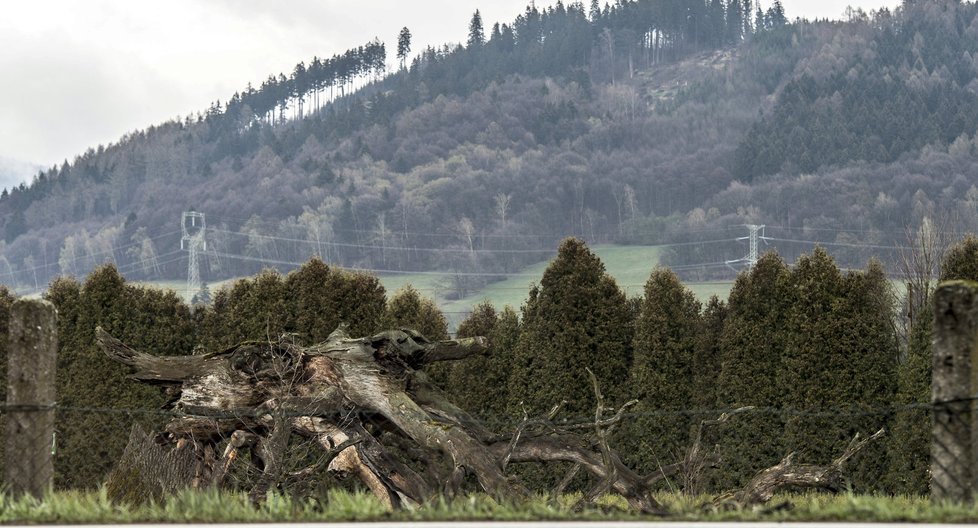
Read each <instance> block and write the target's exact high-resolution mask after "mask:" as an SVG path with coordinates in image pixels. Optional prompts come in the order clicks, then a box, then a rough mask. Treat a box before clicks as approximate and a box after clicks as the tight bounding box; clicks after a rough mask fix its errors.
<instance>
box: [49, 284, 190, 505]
mask: <svg viewBox="0 0 978 528" xmlns="http://www.w3.org/2000/svg"><path fill="white" fill-rule="evenodd" d="M46 297H47V299H48V300H50V301H51V302H52V303H54V305H55V307H56V308H57V309H58V314H59V352H58V374H57V376H58V389H57V390H58V399H59V403H60V404H61V405H62V406H64V407H66V408H67V409H66V410H65V411H64V412H62V413H60V414H59V416H58V423H57V429H58V433H59V434H58V450H57V455H56V458H55V469H56V473H57V475H56V479H57V481H58V483H57V484H58V485H64V486H71V487H91V486H95V485H97V484H98V483H100V482H102V481H103V479H104V477H105V475H106V473H107V472H108V470H109V469H110V468H111V465H112V464H113V463H114V461H115V460H116V459H117V458H118V456H119V455H120V454H121V453H122V450H123V448H124V447H125V443H126V441H127V439H128V435H129V429H130V428H131V426H132V424H133V423H134V422H135V421H137V420H138V421H145V420H152V419H154V417H153V415H151V414H145V413H137V414H128V413H120V412H112V411H85V410H81V409H109V408H115V409H127V410H141V411H151V410H154V409H158V408H159V407H160V405H162V404H163V402H164V401H165V400H164V397H163V395H162V394H161V393H160V391H159V390H158V389H157V388H155V387H151V386H146V385H143V384H139V383H132V382H131V381H130V380H128V379H127V377H126V376H127V374H129V372H128V369H127V368H126V367H124V366H123V365H120V364H118V363H116V362H113V361H110V360H109V359H108V358H106V357H105V355H104V354H103V353H102V352H101V350H100V349H99V348H98V346H97V345H96V343H95V328H96V327H98V326H101V327H102V328H104V329H105V330H106V331H107V332H109V333H110V334H112V335H113V336H115V337H117V338H119V339H121V340H122V341H123V342H125V343H127V344H129V345H131V346H133V347H134V348H136V349H138V350H144V351H147V352H151V353H157V354H173V355H176V354H188V353H190V351H191V349H192V347H193V340H194V331H193V327H192V325H191V319H190V310H189V308H188V307H187V305H186V304H184V303H183V301H182V300H181V299H179V298H178V297H177V296H176V295H175V294H174V293H173V292H172V291H163V290H158V289H153V288H142V287H135V286H132V285H129V284H126V282H125V280H124V279H123V278H122V276H121V275H119V272H118V271H117V270H116V268H115V267H114V266H112V265H105V266H101V267H99V268H97V269H96V270H95V271H93V272H92V273H91V275H89V276H88V278H87V279H86V281H85V284H84V285H83V286H81V287H79V285H78V283H77V282H76V281H74V280H73V279H59V280H57V281H55V282H54V283H52V285H51V287H50V288H49V290H48V292H47V295H46ZM155 418H157V419H158V418H159V417H155Z"/></svg>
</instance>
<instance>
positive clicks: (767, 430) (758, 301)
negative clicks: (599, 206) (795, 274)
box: [713, 253, 789, 489]
mask: <svg viewBox="0 0 978 528" xmlns="http://www.w3.org/2000/svg"><path fill="white" fill-rule="evenodd" d="M788 276H789V271H788V267H787V266H786V265H785V263H784V261H782V260H781V258H780V257H779V256H778V255H777V254H774V253H768V254H765V255H764V256H762V257H761V258H760V259H759V260H758V262H757V265H755V266H754V267H753V269H751V270H750V271H749V272H745V273H741V274H740V275H739V276H738V277H737V281H736V282H735V283H734V286H733V289H732V290H731V292H730V298H729V307H728V313H727V316H726V322H725V324H724V327H723V331H722V334H721V336H720V347H719V348H720V375H719V380H718V382H717V388H716V401H717V406H718V407H720V408H737V407H742V406H754V407H757V408H759V409H770V408H774V407H776V406H778V405H780V403H781V401H780V396H781V394H780V391H779V389H778V387H779V383H778V371H779V365H780V363H781V352H782V349H783V348H784V345H785V343H784V341H785V338H784V334H783V332H782V329H783V327H784V319H785V312H786V309H787V307H788V305H787V303H786V300H785V299H786V295H785V290H786V288H787V281H788ZM782 431H783V427H782V417H781V415H779V414H776V413H760V412H754V413H749V414H745V415H743V416H740V417H738V418H737V420H735V421H733V422H732V423H730V424H729V425H727V426H726V427H724V428H723V429H722V430H717V431H716V434H717V435H718V438H717V440H716V441H715V442H713V443H716V444H717V445H719V446H720V449H721V458H722V460H723V467H722V471H721V472H719V473H717V474H716V477H715V480H716V485H717V486H719V487H720V488H723V489H729V488H732V487H735V486H738V485H743V484H744V483H745V482H746V481H747V480H748V479H750V477H751V476H753V475H754V473H755V472H757V471H758V470H759V469H760V468H764V467H768V466H771V465H773V464H776V463H777V462H778V460H780V458H781V456H783V455H784V452H783V449H782V443H781V434H782Z"/></svg>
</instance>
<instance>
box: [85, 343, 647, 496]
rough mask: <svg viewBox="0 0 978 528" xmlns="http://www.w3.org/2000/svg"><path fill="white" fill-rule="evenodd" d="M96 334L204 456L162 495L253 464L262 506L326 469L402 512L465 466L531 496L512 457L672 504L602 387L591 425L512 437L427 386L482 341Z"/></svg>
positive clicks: (171, 434)
mask: <svg viewBox="0 0 978 528" xmlns="http://www.w3.org/2000/svg"><path fill="white" fill-rule="evenodd" d="M96 337H97V341H98V344H99V346H100V347H101V349H102V350H103V352H104V353H105V354H106V355H107V356H108V357H109V358H111V359H113V360H115V361H118V362H120V363H123V364H125V365H128V366H130V367H131V368H132V369H133V372H132V374H131V375H130V377H131V378H132V379H135V380H137V381H141V382H146V383H151V384H156V385H161V386H163V388H164V389H165V390H166V391H167V393H168V394H170V395H171V396H172V400H171V403H170V404H169V409H170V410H171V411H173V412H174V416H173V417H172V419H170V420H169V421H168V422H167V424H166V425H165V426H164V427H163V429H162V431H160V432H158V433H157V434H156V435H155V436H154V438H155V442H156V444H159V445H164V446H169V449H171V450H172V449H179V450H181V452H183V453H193V456H194V460H195V462H196V466H195V467H194V470H193V472H192V474H193V475H194V476H193V478H192V479H190V480H191V481H190V482H183V483H169V484H167V485H165V486H164V485H160V486H158V488H159V489H167V490H169V489H174V488H176V487H179V484H183V485H184V486H186V487H192V488H205V487H215V486H222V485H224V484H225V483H226V481H227V475H228V474H229V473H230V472H233V471H234V468H235V467H236V465H239V464H244V463H246V462H245V459H248V462H247V463H248V464H251V466H252V467H251V470H253V471H256V472H258V473H259V476H258V478H257V479H256V481H255V483H254V484H253V486H252V488H251V489H250V493H251V496H252V498H253V499H254V500H256V501H259V500H262V499H263V498H264V497H265V495H266V494H267V493H268V492H270V491H272V490H274V489H277V488H281V487H282V486H283V483H285V482H287V481H289V479H295V478H302V477H304V476H312V475H315V474H317V473H320V472H323V471H326V472H327V473H330V474H334V475H337V476H344V475H355V476H356V477H357V478H359V479H360V480H361V481H362V482H363V483H364V484H365V485H366V486H367V487H368V488H369V489H370V490H371V491H372V492H373V493H374V494H375V495H376V496H377V497H378V498H380V500H381V501H382V502H383V503H384V504H385V505H387V507H389V508H392V509H394V508H403V507H413V506H416V505H422V504H424V503H425V502H426V501H428V500H430V499H431V498H432V497H433V496H434V494H435V493H437V492H440V491H446V490H447V491H449V492H451V491H453V490H456V489H457V488H458V486H459V485H460V483H461V482H462V480H463V478H462V477H463V476H464V475H465V474H471V475H473V476H474V477H475V479H476V480H477V481H478V484H479V485H480V486H481V488H482V489H483V490H485V491H486V492H487V493H489V494H490V495H491V496H493V497H494V498H496V499H497V500H507V501H512V500H520V499H524V498H526V497H528V496H529V491H528V490H527V489H526V488H525V487H524V485H523V484H522V483H521V482H520V480H519V479H518V478H516V477H514V476H510V475H507V474H506V472H505V469H506V466H507V465H509V464H511V463H521V462H548V461H560V462H572V463H574V464H575V465H576V467H579V468H582V469H584V470H585V471H587V473H589V474H590V475H591V476H592V479H593V480H594V481H595V485H594V486H593V487H592V489H591V491H590V492H589V493H588V494H587V495H586V496H585V498H586V499H587V500H592V499H594V498H596V497H597V495H599V494H601V493H604V492H614V493H617V494H620V495H621V496H623V497H624V498H625V499H626V500H627V501H628V503H629V504H630V505H631V506H632V507H633V508H635V509H637V510H639V511H642V512H646V513H662V512H663V508H662V506H661V505H659V504H658V503H657V502H656V501H655V499H653V498H652V495H651V487H650V486H651V482H653V481H654V480H655V477H654V476H651V477H650V476H642V475H638V474H636V473H635V472H634V471H632V470H631V469H629V468H627V467H626V466H625V465H624V464H622V463H621V460H620V459H619V457H618V455H617V453H615V452H614V450H613V449H612V448H611V447H610V446H609V444H608V437H609V434H610V432H611V430H612V429H613V428H614V427H615V426H616V425H617V424H618V423H619V422H620V420H621V417H622V413H623V412H624V410H625V409H626V408H627V406H626V407H622V408H621V409H619V410H618V412H617V413H616V414H615V415H613V416H611V417H605V414H604V413H605V411H608V410H610V409H608V408H607V407H605V406H604V402H603V400H602V398H601V395H600V389H599V387H597V383H596V381H595V383H594V385H595V387H594V389H595V391H596V394H597V396H598V402H599V403H598V408H597V409H596V412H595V417H594V421H593V423H588V424H576V425H573V426H557V425H554V423H553V421H552V420H553V416H548V417H547V418H546V419H542V420H537V421H534V423H532V424H531V423H529V422H530V421H529V420H527V423H526V424H524V426H523V427H522V428H518V430H517V431H516V432H514V433H513V434H510V435H499V434H495V433H493V432H492V431H489V430H488V429H486V428H485V427H484V426H482V425H481V423H480V422H479V421H478V420H476V419H475V418H473V417H472V416H470V415H469V414H468V413H466V412H465V411H463V410H461V409H459V408H458V407H456V406H455V405H454V404H452V403H451V402H450V401H449V399H448V398H447V397H446V396H445V394H444V393H443V392H442V391H441V390H439V389H438V388H437V387H435V386H434V385H433V384H432V383H431V382H430V381H429V379H428V377H427V375H426V374H425V372H424V367H425V366H426V365H429V364H431V363H433V362H437V361H453V360H458V359H462V358H465V357H469V356H472V355H477V354H486V353H488V352H489V350H490V346H489V343H488V341H487V340H486V339H485V338H481V337H477V338H471V339H460V340H450V341H440V342H430V341H428V340H427V339H425V338H424V337H423V336H421V335H420V334H417V333H416V332H413V331H410V330H392V331H388V332H383V333H380V334H377V335H374V336H369V337H361V338H352V337H350V336H349V335H347V333H346V332H345V329H344V328H342V327H341V328H339V329H337V330H336V331H335V332H333V333H332V334H331V335H330V336H329V338H328V339H327V340H326V341H325V342H323V343H320V344H317V345H314V346H309V347H301V346H298V345H296V344H295V343H293V342H292V341H291V340H289V339H282V340H280V341H278V342H274V343H269V342H247V343H242V344H239V345H236V346H234V347H232V348H230V349H228V350H225V351H222V352H216V353H209V354H205V355H200V356H190V357H161V356H155V355H152V354H148V353H146V352H142V351H137V350H134V349H132V348H131V347H128V346H127V345H125V344H124V343H122V342H120V341H119V340H117V339H115V338H113V337H112V336H110V335H109V334H108V333H106V332H104V331H103V330H102V329H101V328H98V329H96ZM557 410H559V407H558V408H555V413H556V412H557ZM555 413H554V414H555ZM296 438H302V439H307V440H309V439H311V440H312V441H313V442H315V443H316V444H318V445H319V446H320V447H321V456H320V457H319V459H318V460H317V461H313V463H311V464H310V465H308V466H306V467H298V468H291V467H288V464H287V463H286V458H287V457H286V454H287V453H286V452H287V450H288V446H289V445H290V442H292V441H294V440H295V439H296ZM143 444H145V442H143ZM245 455H247V456H245ZM157 456H161V455H157ZM418 468H423V469H420V471H419V470H418ZM189 473H190V472H189V470H188V471H186V472H184V473H183V474H184V475H185V474H189ZM422 474H423V475H424V476H422Z"/></svg>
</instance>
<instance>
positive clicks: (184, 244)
mask: <svg viewBox="0 0 978 528" xmlns="http://www.w3.org/2000/svg"><path fill="white" fill-rule="evenodd" d="M180 227H181V229H182V230H183V238H181V239H180V249H182V250H183V251H187V252H188V253H189V258H188V259H187V290H188V291H189V292H190V294H191V295H193V294H196V293H197V292H198V291H200V260H199V253H200V252H201V251H207V239H206V238H204V236H205V232H206V230H207V222H206V221H205V219H204V213H198V212H196V211H186V212H184V213H183V218H182V219H181V220H180Z"/></svg>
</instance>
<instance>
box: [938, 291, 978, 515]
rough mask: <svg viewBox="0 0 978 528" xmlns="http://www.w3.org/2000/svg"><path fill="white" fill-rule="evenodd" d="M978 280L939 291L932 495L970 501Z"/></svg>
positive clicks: (976, 427)
mask: <svg viewBox="0 0 978 528" xmlns="http://www.w3.org/2000/svg"><path fill="white" fill-rule="evenodd" d="M976 394H978V283H973V282H965V281H953V282H946V283H943V284H941V285H940V286H939V287H938V288H937V292H936V293H935V295H934V357H933V382H932V399H931V402H932V403H933V405H934V418H933V427H934V429H933V436H932V440H931V496H932V497H933V498H934V499H936V500H951V501H960V502H965V501H971V500H973V499H974V494H975V491H976V490H978V486H976V477H978V474H976V460H978V422H976V418H978V415H976V413H975V401H974V397H975V395H976Z"/></svg>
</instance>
